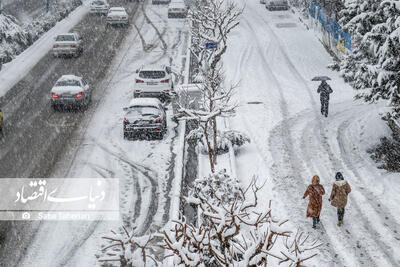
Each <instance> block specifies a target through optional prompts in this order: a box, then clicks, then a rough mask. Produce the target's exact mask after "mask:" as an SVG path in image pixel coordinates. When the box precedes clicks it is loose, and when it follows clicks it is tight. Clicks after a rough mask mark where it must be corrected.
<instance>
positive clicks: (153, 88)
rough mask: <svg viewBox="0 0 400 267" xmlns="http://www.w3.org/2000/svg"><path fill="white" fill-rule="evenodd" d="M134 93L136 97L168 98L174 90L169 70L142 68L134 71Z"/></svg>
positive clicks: (159, 67) (162, 67) (166, 68)
mask: <svg viewBox="0 0 400 267" xmlns="http://www.w3.org/2000/svg"><path fill="white" fill-rule="evenodd" d="M136 73H137V76H136V79H135V85H134V93H133V96H134V97H135V98H138V97H156V98H160V99H161V100H167V99H169V98H170V96H171V93H172V91H173V90H174V84H173V81H172V75H171V68H170V67H168V66H151V65H149V66H142V67H141V68H139V69H138V70H136Z"/></svg>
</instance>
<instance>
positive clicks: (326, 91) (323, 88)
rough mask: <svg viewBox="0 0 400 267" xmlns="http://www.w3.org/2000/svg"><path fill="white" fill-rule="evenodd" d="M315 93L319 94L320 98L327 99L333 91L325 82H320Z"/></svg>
mask: <svg viewBox="0 0 400 267" xmlns="http://www.w3.org/2000/svg"><path fill="white" fill-rule="evenodd" d="M317 93H319V94H320V98H321V100H329V95H330V94H332V93H333V90H332V88H331V87H330V86H329V84H327V83H326V82H322V83H321V84H320V85H319V86H318V90H317Z"/></svg>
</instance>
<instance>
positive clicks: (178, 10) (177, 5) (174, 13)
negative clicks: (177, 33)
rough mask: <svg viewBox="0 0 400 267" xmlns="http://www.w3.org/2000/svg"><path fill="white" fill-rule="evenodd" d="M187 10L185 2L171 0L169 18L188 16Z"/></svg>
mask: <svg viewBox="0 0 400 267" xmlns="http://www.w3.org/2000/svg"><path fill="white" fill-rule="evenodd" d="M187 12H188V10H187V7H186V5H185V3H184V2H171V3H170V4H169V5H168V18H186V16H187Z"/></svg>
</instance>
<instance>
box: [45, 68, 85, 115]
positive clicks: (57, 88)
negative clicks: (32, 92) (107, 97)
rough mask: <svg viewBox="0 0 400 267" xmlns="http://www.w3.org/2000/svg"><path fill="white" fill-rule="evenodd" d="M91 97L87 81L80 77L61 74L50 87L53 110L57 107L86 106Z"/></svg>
mask: <svg viewBox="0 0 400 267" xmlns="http://www.w3.org/2000/svg"><path fill="white" fill-rule="evenodd" d="M91 97H92V91H91V89H90V86H89V83H88V82H87V81H85V79H83V78H82V77H78V76H75V75H63V76H61V78H60V79H58V80H57V82H56V83H55V85H54V86H53V88H52V89H51V106H52V107H53V109H54V110H58V109H59V107H77V108H82V107H87V106H88V105H89V103H90V100H91Z"/></svg>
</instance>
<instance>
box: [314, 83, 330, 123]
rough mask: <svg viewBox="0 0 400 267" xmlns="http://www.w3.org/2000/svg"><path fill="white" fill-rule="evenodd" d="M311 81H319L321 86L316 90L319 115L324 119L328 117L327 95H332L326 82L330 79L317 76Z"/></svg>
mask: <svg viewBox="0 0 400 267" xmlns="http://www.w3.org/2000/svg"><path fill="white" fill-rule="evenodd" d="M312 80H313V81H321V84H320V85H319V86H318V90H317V93H319V95H320V100H321V114H322V115H324V116H325V117H328V108H329V95H330V94H331V93H333V90H332V88H331V87H330V86H329V84H328V83H327V82H326V81H327V80H330V78H329V77H327V76H318V77H314V78H313V79H312Z"/></svg>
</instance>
